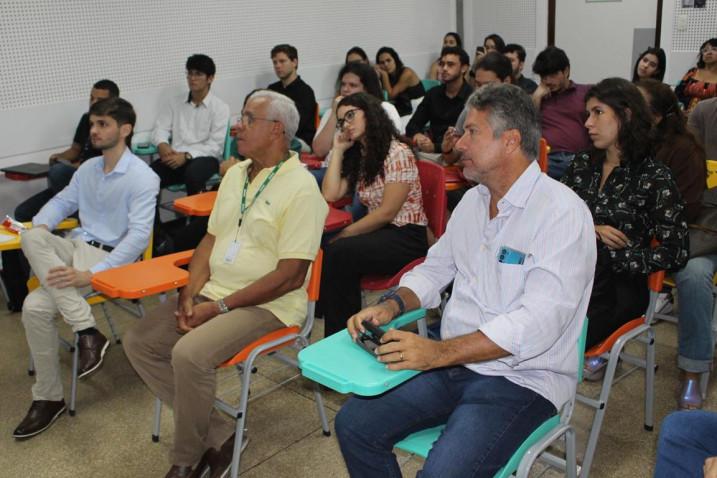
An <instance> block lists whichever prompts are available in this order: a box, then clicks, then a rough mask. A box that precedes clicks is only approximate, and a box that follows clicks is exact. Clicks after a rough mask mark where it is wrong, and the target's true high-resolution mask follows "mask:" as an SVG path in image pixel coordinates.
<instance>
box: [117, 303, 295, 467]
mask: <svg viewBox="0 0 717 478" xmlns="http://www.w3.org/2000/svg"><path fill="white" fill-rule="evenodd" d="M198 300H200V301H202V300H207V299H205V298H203V297H199V298H198ZM176 309H177V301H176V298H175V299H174V300H169V301H167V302H166V303H164V304H161V305H160V306H158V307H157V308H156V309H154V310H152V311H151V312H149V313H148V314H147V318H145V319H142V320H140V321H139V322H138V323H137V324H136V325H135V326H134V327H132V328H131V329H130V330H129V331H128V332H127V333H126V334H125V336H124V339H123V345H124V349H125V353H126V354H127V358H128V359H129V361H130V363H131V364H132V366H133V367H134V368H135V370H136V371H137V373H138V374H139V376H140V377H141V378H142V380H144V382H145V383H146V384H147V386H148V387H149V389H150V390H151V391H152V393H154V394H155V395H156V396H157V397H158V398H159V399H160V400H161V401H162V402H164V403H166V404H169V405H171V406H172V408H173V410H174V445H173V447H172V451H171V456H170V461H171V463H172V464H173V465H178V466H194V465H195V464H196V463H197V462H198V461H199V459H200V458H201V456H202V454H203V453H204V452H205V451H206V450H207V449H208V448H210V447H211V448H214V449H217V450H218V449H220V448H221V446H222V444H223V443H224V442H225V441H226V440H227V439H228V438H229V437H230V436H231V435H232V433H233V432H234V429H235V426H236V425H235V423H234V421H233V420H229V419H227V418H226V417H224V416H222V415H221V414H220V412H218V411H217V410H216V409H215V408H214V398H215V396H216V392H217V381H216V370H215V369H216V367H217V365H219V364H221V363H222V362H224V361H226V360H228V359H229V358H231V357H232V356H233V355H235V354H236V353H237V352H239V351H240V350H241V349H242V348H244V347H245V346H247V345H248V344H250V343H251V342H253V341H255V340H257V339H258V338H260V337H262V336H264V335H266V334H268V333H269V332H272V331H274V330H278V329H281V328H283V327H285V325H284V324H283V323H282V322H281V321H280V320H279V319H277V318H276V316H275V315H274V314H272V313H271V312H269V311H268V310H265V309H261V308H259V307H244V308H237V309H234V310H232V311H230V312H228V313H226V314H221V315H218V316H216V317H214V318H213V319H211V320H209V321H208V322H205V323H204V324H202V325H201V326H199V327H197V328H196V329H193V330H192V331H190V332H189V333H187V334H185V335H180V334H179V333H177V331H176V320H175V318H174V311H175V310H176Z"/></svg>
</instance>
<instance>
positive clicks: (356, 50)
mask: <svg viewBox="0 0 717 478" xmlns="http://www.w3.org/2000/svg"><path fill="white" fill-rule="evenodd" d="M353 62H358V63H365V64H367V65H368V64H369V61H368V55H367V54H366V52H365V51H364V49H363V48H361V47H360V46H353V47H351V48H349V50H348V51H347V52H346V59H345V61H344V63H353Z"/></svg>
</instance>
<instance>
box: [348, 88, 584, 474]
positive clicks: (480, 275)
mask: <svg viewBox="0 0 717 478" xmlns="http://www.w3.org/2000/svg"><path fill="white" fill-rule="evenodd" d="M467 106H468V108H469V112H468V116H467V119H466V123H465V132H464V134H463V136H462V137H461V139H460V140H459V141H458V143H457V144H456V148H457V149H458V150H459V151H461V152H462V154H463V165H464V169H463V171H464V175H465V176H466V177H468V178H470V179H471V180H473V181H476V182H478V183H480V184H479V185H478V186H476V187H475V188H473V189H471V190H470V191H468V192H467V193H466V195H465V196H464V197H463V199H462V201H461V202H460V203H459V205H458V206H457V208H456V209H455V211H454V212H453V215H452V217H451V220H450V221H449V223H448V227H447V230H446V233H445V234H444V235H443V236H442V237H441V239H440V240H439V241H438V242H437V243H436V244H435V245H434V246H433V247H432V248H431V249H430V250H429V252H428V256H427V258H426V261H425V262H424V263H423V264H422V265H420V266H418V267H416V268H415V269H414V270H413V271H411V272H410V273H408V274H406V275H405V276H404V277H403V279H402V280H401V284H400V287H399V289H398V290H397V291H396V292H393V293H389V294H387V295H386V296H384V298H383V299H382V301H380V303H379V304H377V305H375V306H372V307H368V308H366V309H364V310H362V311H361V312H359V313H358V314H356V315H355V316H353V317H351V318H350V319H349V321H348V329H349V332H350V333H351V334H352V335H353V336H354V337H355V336H356V335H357V334H358V333H359V331H362V330H363V325H362V322H363V321H364V320H367V319H368V320H371V321H372V322H373V323H374V324H376V325H379V324H385V323H387V322H389V321H390V320H391V319H392V318H394V317H396V316H397V315H400V314H401V313H403V312H404V311H407V310H411V309H415V308H418V307H427V308H430V307H437V306H438V305H439V303H440V293H441V292H442V291H443V290H444V289H445V288H446V287H447V286H448V285H449V284H450V283H451V282H453V292H452V296H451V299H450V300H449V302H448V305H447V306H446V309H445V311H444V313H443V318H442V323H441V340H430V339H427V338H423V337H420V336H418V335H416V334H413V333H410V332H405V331H400V330H391V331H389V332H387V333H386V334H385V335H384V336H383V338H382V342H383V345H381V346H380V347H379V348H378V349H377V353H378V354H379V356H378V359H379V360H381V361H382V362H385V363H386V364H387V367H388V368H389V369H392V370H400V369H414V370H424V371H425V372H424V373H422V374H420V375H418V376H416V377H414V378H413V379H411V380H409V381H407V382H405V383H404V384H402V385H401V386H399V387H397V388H395V389H394V390H391V391H390V392H388V393H386V394H384V395H381V396H379V397H371V398H362V397H353V398H351V399H350V400H349V401H348V402H347V403H346V404H345V405H344V407H343V408H342V409H341V411H340V413H339V415H338V416H337V419H336V432H337V436H338V438H339V443H340V445H341V451H342V453H343V455H344V459H345V461H346V464H347V467H348V469H349V472H350V474H351V476H401V475H400V470H399V468H398V465H397V463H396V458H395V455H393V453H392V447H393V444H394V443H396V442H398V441H399V440H401V439H403V438H404V437H406V436H407V435H409V434H411V433H413V432H416V431H418V430H421V429H424V428H429V427H433V426H437V425H440V424H444V423H445V424H446V425H447V426H446V428H445V430H444V431H443V433H442V434H441V436H440V438H439V439H438V441H437V442H436V443H435V444H434V445H433V448H432V449H431V452H430V453H429V455H428V457H427V459H426V462H425V465H424V473H425V474H426V475H427V476H437V475H439V474H440V475H441V476H493V475H494V474H495V473H496V472H497V471H498V470H499V469H500V468H502V467H503V466H504V465H505V463H506V462H507V460H508V459H509V458H510V456H511V455H512V454H513V452H514V451H515V450H516V449H517V448H518V446H519V445H520V443H522V441H523V440H524V439H525V438H526V437H527V436H528V435H529V434H530V433H532V432H533V430H534V429H535V428H536V427H537V426H539V425H540V424H542V423H543V422H544V421H545V420H547V419H548V418H550V417H551V416H553V415H555V414H556V413H557V411H558V410H559V409H560V408H561V407H562V406H563V405H564V404H565V403H566V402H567V401H568V400H569V398H570V396H571V395H572V394H573V393H574V390H575V386H576V382H577V368H578V360H577V349H576V347H577V342H578V336H579V334H580V331H581V329H582V324H583V320H584V318H585V312H586V310H587V305H588V300H589V298H590V292H591V290H592V282H593V273H594V269H595V259H596V249H595V230H594V226H593V221H592V218H591V216H590V212H589V211H588V209H587V207H586V206H585V204H584V202H583V201H582V200H581V199H580V198H579V197H578V196H577V195H576V194H575V193H573V192H572V191H571V190H570V189H569V188H567V187H565V186H563V185H562V184H560V183H558V182H556V181H554V180H552V179H550V178H549V177H548V176H547V175H544V174H542V173H541V172H540V169H539V168H538V164H537V161H536V158H537V155H538V143H539V140H540V127H539V122H538V114H537V111H536V109H535V107H534V106H533V104H532V102H531V100H530V97H528V96H527V95H526V94H525V93H524V92H523V91H522V90H520V88H518V87H515V86H511V85H506V84H501V85H487V86H485V87H483V88H481V89H479V90H478V91H476V92H475V93H474V94H473V95H472V96H471V97H470V99H469V100H468V103H467Z"/></svg>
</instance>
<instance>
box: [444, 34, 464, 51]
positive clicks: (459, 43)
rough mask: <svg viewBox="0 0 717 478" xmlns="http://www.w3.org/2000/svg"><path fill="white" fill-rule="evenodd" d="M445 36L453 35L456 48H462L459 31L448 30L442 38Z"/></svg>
mask: <svg viewBox="0 0 717 478" xmlns="http://www.w3.org/2000/svg"><path fill="white" fill-rule="evenodd" d="M446 37H453V38H455V40H456V46H457V47H458V48H463V38H461V35H460V33H458V32H448V33H446V34H445V35H443V39H444V40H445V39H446Z"/></svg>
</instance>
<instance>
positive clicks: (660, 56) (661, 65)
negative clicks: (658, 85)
mask: <svg viewBox="0 0 717 478" xmlns="http://www.w3.org/2000/svg"><path fill="white" fill-rule="evenodd" d="M645 55H655V56H656V57H657V63H658V65H657V71H656V72H655V74H654V75H653V76H652V78H654V79H656V80H660V81H662V79H663V78H664V77H665V65H666V62H667V60H666V57H665V50H663V49H662V48H653V47H650V48H648V49H647V50H645V51H643V52H642V53H640V56H639V57H637V61H636V62H635V66H634V67H633V69H632V81H633V82H635V81H638V80H639V79H640V78H639V77H638V76H637V66H638V65H639V64H640V61H642V59H643V58H644V57H645Z"/></svg>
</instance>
